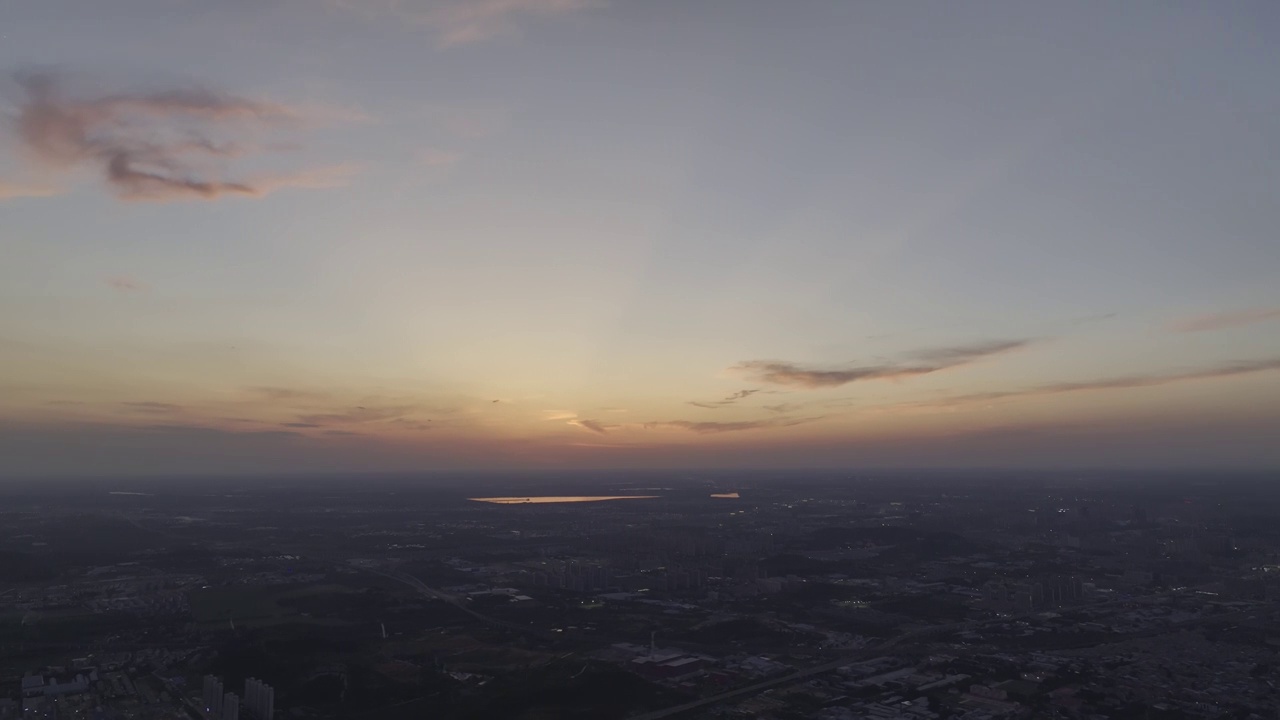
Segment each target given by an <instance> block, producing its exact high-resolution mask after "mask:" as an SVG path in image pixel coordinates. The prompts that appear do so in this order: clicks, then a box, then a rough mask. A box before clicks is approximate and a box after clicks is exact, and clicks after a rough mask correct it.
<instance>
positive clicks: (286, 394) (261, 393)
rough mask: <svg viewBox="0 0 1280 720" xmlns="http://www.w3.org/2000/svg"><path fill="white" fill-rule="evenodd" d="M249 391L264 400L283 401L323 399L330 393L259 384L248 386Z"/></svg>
mask: <svg viewBox="0 0 1280 720" xmlns="http://www.w3.org/2000/svg"><path fill="white" fill-rule="evenodd" d="M247 390H248V392H249V393H250V394H251V395H254V396H255V397H258V398H262V399H263V400H270V401H274V402H282V401H286V400H323V399H325V398H328V397H329V393H327V392H321V391H318V390H302V389H299V388H288V387H273V386H259V387H251V388H247Z"/></svg>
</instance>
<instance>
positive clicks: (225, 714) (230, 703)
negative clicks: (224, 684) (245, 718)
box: [221, 692, 240, 720]
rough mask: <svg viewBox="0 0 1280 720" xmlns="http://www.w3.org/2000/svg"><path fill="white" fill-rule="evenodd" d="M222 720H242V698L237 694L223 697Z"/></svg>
mask: <svg viewBox="0 0 1280 720" xmlns="http://www.w3.org/2000/svg"><path fill="white" fill-rule="evenodd" d="M221 720H240V698H239V697H238V696H237V695H236V694H235V693H230V692H229V693H227V694H225V695H223V696H222V718H221Z"/></svg>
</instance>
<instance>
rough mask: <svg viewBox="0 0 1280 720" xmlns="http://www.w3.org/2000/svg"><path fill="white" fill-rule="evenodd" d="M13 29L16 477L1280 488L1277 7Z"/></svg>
mask: <svg viewBox="0 0 1280 720" xmlns="http://www.w3.org/2000/svg"><path fill="white" fill-rule="evenodd" d="M68 18H75V20H74V21H68ZM0 28H3V29H0V35H3V38H2V39H3V42H0V74H2V77H0V118H2V124H0V218H3V221H0V478H8V477H28V476H51V475H76V476H96V475H101V476H116V475H122V474H123V475H127V474H137V475H173V474H257V473H271V472H319V471H334V472H359V471H369V472H411V471H419V470H421V471H435V470H454V469H495V470H505V469H518V468H538V469H554V468H567V469H568V468H577V469H582V468H599V469H605V470H607V469H620V468H670V467H690V468H746V467H757V468H758V467H777V468H800V467H842V466H847V467H955V468H964V467H990V468H1009V467H1035V468H1074V467H1089V468H1101V467H1116V468H1151V469H1163V468H1209V467H1222V468H1232V469H1247V470H1258V469H1275V468H1280V443H1277V442H1276V438H1277V437H1280V282H1277V277H1280V237H1278V233H1280V202H1277V200H1278V198H1277V197H1276V195H1277V190H1276V188H1277V187H1280V183H1277V178H1276V168H1277V162H1276V158H1277V150H1278V149H1280V128H1277V126H1276V123H1275V121H1274V119H1275V118H1276V117H1277V116H1280V87H1278V86H1277V84H1276V83H1275V81H1274V78H1273V75H1274V74H1275V68H1277V67H1280V42H1277V40H1278V38H1280V35H1278V33H1280V7H1276V6H1273V5H1271V4H1266V3H1241V4H1232V5H1222V4H1214V3H1202V4H1193V5H1191V6H1187V7H1171V6H1168V5H1164V4H1157V3H1133V4H1114V3H1072V4H1062V5H1054V6H1035V7H1032V6H1028V5H1027V4H1026V3H1018V2H1011V1H1010V2H989V3H981V4H943V3H925V4H904V3H893V2H871V3H846V2H836V1H834V0H833V1H831V2H820V1H817V0H814V1H812V2H810V1H808V0H802V1H801V2H794V3H778V2H754V1H750V2H709V3H684V2H670V1H667V0H659V1H656V2H641V1H639V0H377V1H370V2H365V1H357V0H317V1H315V2H306V1H304V0H268V1H267V2H253V3H250V2H222V3H195V2H185V1H184V2H177V3H174V2H160V0H119V1H118V2H113V3H109V4H108V3H101V2H90V1H89V0H66V2H57V3H35V2H27V3H11V4H9V5H8V6H6V7H5V8H4V9H3V10H0Z"/></svg>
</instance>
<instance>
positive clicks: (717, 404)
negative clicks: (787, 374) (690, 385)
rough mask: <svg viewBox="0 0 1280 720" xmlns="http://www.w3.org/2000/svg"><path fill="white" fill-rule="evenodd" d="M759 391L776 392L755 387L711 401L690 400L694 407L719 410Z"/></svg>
mask: <svg viewBox="0 0 1280 720" xmlns="http://www.w3.org/2000/svg"><path fill="white" fill-rule="evenodd" d="M758 392H776V391H771V390H762V389H761V388H754V389H750V390H739V391H738V392H736V393H733V394H732V395H729V396H728V397H725V398H723V399H720V400H713V401H710V402H702V401H699V400H690V401H689V404H690V405H693V406H694V407H700V408H707V409H708V410H718V409H720V408H722V407H725V406H726V405H732V404H734V403H736V402H738V401H739V400H745V399H746V398H749V397H751V396H752V395H755V394H756V393H758Z"/></svg>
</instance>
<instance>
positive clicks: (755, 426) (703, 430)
mask: <svg viewBox="0 0 1280 720" xmlns="http://www.w3.org/2000/svg"><path fill="white" fill-rule="evenodd" d="M821 419H822V417H821V416H818V417H808V418H767V419H764V420H740V421H737V422H710V421H693V420H667V421H663V422H650V423H645V426H644V427H645V429H647V430H654V429H661V428H674V429H677V430H688V431H689V432H694V433H698V434H699V435H710V434H714V433H726V432H739V431H742V430H759V429H761V428H771V427H790V426H792V425H803V424H805V423H811V422H815V421H818V420H821Z"/></svg>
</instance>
